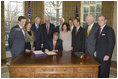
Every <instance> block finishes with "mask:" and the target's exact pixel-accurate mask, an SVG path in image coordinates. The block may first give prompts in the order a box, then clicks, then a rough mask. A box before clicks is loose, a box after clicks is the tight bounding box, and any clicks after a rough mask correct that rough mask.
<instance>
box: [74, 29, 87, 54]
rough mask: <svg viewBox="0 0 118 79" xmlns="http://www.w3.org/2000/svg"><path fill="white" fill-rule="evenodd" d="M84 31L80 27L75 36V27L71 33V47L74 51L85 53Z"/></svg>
mask: <svg viewBox="0 0 118 79" xmlns="http://www.w3.org/2000/svg"><path fill="white" fill-rule="evenodd" d="M85 37H86V32H85V29H84V28H82V27H80V28H79V30H78V32H77V36H75V27H74V28H73V31H72V47H73V50H74V51H78V52H85Z"/></svg>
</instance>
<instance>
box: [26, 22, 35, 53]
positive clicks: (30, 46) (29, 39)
mask: <svg viewBox="0 0 118 79" xmlns="http://www.w3.org/2000/svg"><path fill="white" fill-rule="evenodd" d="M34 41H35V37H34V33H33V31H32V30H31V23H30V22H28V23H26V24H25V51H26V53H30V52H31V51H34V50H35V45H34V44H35V43H34Z"/></svg>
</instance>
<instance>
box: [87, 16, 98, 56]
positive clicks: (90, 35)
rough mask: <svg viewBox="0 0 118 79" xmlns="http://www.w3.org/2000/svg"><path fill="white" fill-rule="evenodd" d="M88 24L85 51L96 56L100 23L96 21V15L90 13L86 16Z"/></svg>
mask: <svg viewBox="0 0 118 79" xmlns="http://www.w3.org/2000/svg"><path fill="white" fill-rule="evenodd" d="M86 22H87V26H86V27H85V29H86V42H85V51H86V53H88V55H90V56H91V57H93V58H94V51H95V45H96V36H97V30H98V27H99V26H98V24H95V23H94V17H93V16H92V15H88V16H87V17H86Z"/></svg>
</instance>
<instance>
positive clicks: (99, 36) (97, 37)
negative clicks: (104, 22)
mask: <svg viewBox="0 0 118 79" xmlns="http://www.w3.org/2000/svg"><path fill="white" fill-rule="evenodd" d="M100 33H101V28H99V34H98V37H97V40H99V37H100Z"/></svg>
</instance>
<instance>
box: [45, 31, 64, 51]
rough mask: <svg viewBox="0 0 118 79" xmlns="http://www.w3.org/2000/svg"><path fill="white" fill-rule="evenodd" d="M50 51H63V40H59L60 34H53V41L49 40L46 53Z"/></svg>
mask: <svg viewBox="0 0 118 79" xmlns="http://www.w3.org/2000/svg"><path fill="white" fill-rule="evenodd" d="M49 51H53V52H58V51H63V46H62V40H61V39H59V34H58V32H55V33H54V34H53V39H51V40H49V41H48V43H47V45H46V49H45V52H49Z"/></svg>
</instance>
